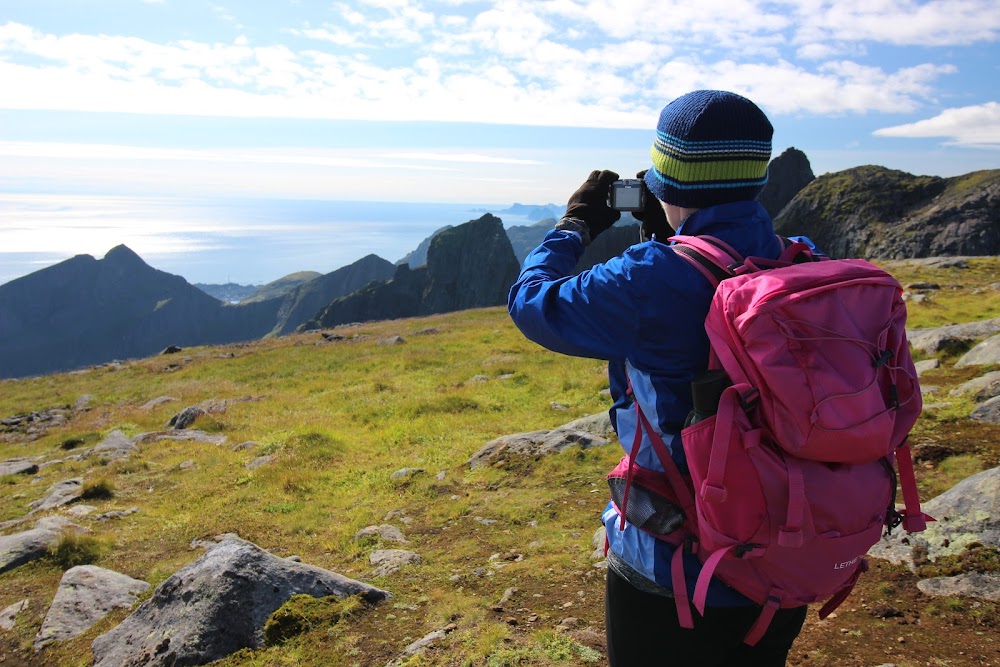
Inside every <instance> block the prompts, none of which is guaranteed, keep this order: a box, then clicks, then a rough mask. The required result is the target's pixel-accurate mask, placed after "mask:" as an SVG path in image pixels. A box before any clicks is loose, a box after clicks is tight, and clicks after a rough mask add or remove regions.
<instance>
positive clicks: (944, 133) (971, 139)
mask: <svg viewBox="0 0 1000 667" xmlns="http://www.w3.org/2000/svg"><path fill="white" fill-rule="evenodd" d="M874 134H875V136H879V137H903V138H921V139H923V138H933V137H944V138H946V139H948V141H947V142H946V143H947V144H948V145H952V146H966V147H971V148H991V149H1000V103H998V102H987V103H986V104H979V105H975V106H968V107H961V108H956V109H945V110H944V111H942V112H941V113H939V114H938V115H937V116H934V117H933V118H928V119H926V120H921V121H918V122H916V123H908V124H906V125H897V126H895V127H886V128H883V129H881V130H876V131H875V132H874Z"/></svg>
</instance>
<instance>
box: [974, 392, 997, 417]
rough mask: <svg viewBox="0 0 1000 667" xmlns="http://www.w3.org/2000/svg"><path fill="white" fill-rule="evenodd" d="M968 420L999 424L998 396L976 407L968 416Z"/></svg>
mask: <svg viewBox="0 0 1000 667" xmlns="http://www.w3.org/2000/svg"><path fill="white" fill-rule="evenodd" d="M969 419H971V420H972V421H977V422H984V423H986V424H1000V396H995V397H993V398H991V399H990V400H988V401H983V402H982V403H980V404H979V405H977V406H976V408H975V409H974V410H973V411H972V413H971V414H970V415H969Z"/></svg>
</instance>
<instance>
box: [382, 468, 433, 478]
mask: <svg viewBox="0 0 1000 667" xmlns="http://www.w3.org/2000/svg"><path fill="white" fill-rule="evenodd" d="M423 472H427V471H426V470H424V469H423V468H401V469H399V470H397V471H396V472H394V473H392V474H391V475H389V479H395V480H400V479H409V478H411V477H415V476H416V475H419V474H421V473H423Z"/></svg>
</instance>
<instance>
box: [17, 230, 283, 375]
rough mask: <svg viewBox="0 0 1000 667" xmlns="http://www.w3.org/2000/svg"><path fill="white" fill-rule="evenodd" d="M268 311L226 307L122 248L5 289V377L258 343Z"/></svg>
mask: <svg viewBox="0 0 1000 667" xmlns="http://www.w3.org/2000/svg"><path fill="white" fill-rule="evenodd" d="M263 305H264V304H260V305H258V306H257V307H253V306H251V307H244V308H240V307H236V306H228V305H225V304H223V303H222V302H220V301H219V300H218V299H215V298H213V297H211V296H209V295H207V294H205V293H204V292H202V291H201V290H199V289H198V288H196V287H194V286H193V285H190V284H188V283H187V282H186V281H185V280H184V279H183V278H181V277H180V276H175V275H171V274H169V273H164V272H163V271H158V270H156V269H153V268H151V267H150V266H149V265H147V264H146V263H145V262H143V261H142V259H141V258H140V257H139V256H138V255H136V254H135V253H134V252H132V251H131V250H130V249H128V248H127V247H125V246H123V245H120V246H117V247H115V248H113V249H111V251H109V252H108V254H107V255H105V257H104V259H102V260H97V259H94V258H93V257H91V256H90V255H77V256H76V257H73V258H72V259H68V260H66V261H65V262H61V263H59V264H56V265H54V266H50V267H47V268H45V269H42V270H40V271H36V272H35V273H32V274H30V275H27V276H24V277H22V278H19V279H17V280H13V281H11V282H9V283H6V284H4V285H0V312H2V313H3V314H4V316H3V318H0V377H18V376H24V375H34V374H41V373H48V372H52V371H57V370H67V369H71V368H77V367H80V366H86V365H89V364H96V363H103V362H106V361H109V360H111V359H118V358H126V357H136V356H147V355H150V354H153V353H155V352H158V351H159V350H161V349H163V348H165V347H167V346H168V345H196V344H211V343H223V342H231V341H235V340H247V339H251V338H256V337H259V336H260V335H263V333H266V332H267V331H268V330H269V329H270V328H271V326H273V322H274V312H273V308H272V309H268V308H266V307H261V306H263Z"/></svg>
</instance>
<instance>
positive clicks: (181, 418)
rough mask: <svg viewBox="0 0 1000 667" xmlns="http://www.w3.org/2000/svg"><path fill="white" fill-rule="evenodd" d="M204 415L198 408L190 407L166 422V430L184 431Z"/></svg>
mask: <svg viewBox="0 0 1000 667" xmlns="http://www.w3.org/2000/svg"><path fill="white" fill-rule="evenodd" d="M203 414H205V411H204V410H202V409H201V408H199V407H198V406H191V407H188V408H184V409H183V410H181V411H180V412H178V413H177V414H176V415H174V416H173V417H171V418H170V421H169V422H167V427H168V428H173V429H177V430H181V429H185V428H187V427H188V426H190V425H191V424H193V423H194V420H195V419H197V418H198V417H200V416H202V415H203Z"/></svg>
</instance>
